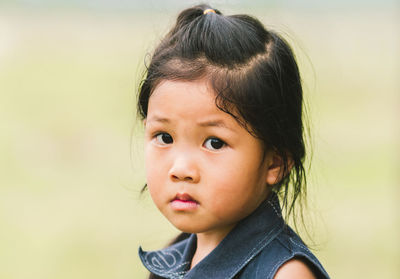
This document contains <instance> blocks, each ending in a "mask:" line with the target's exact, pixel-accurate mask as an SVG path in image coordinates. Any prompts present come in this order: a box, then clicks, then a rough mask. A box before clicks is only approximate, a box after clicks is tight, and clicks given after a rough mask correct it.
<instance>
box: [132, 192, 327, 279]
mask: <svg viewBox="0 0 400 279" xmlns="http://www.w3.org/2000/svg"><path fill="white" fill-rule="evenodd" d="M196 243H197V239H196V235H195V234H191V235H190V237H189V238H187V239H184V240H182V241H180V242H178V243H176V244H173V245H171V246H170V247H167V248H165V249H162V250H158V251H151V252H145V251H143V250H142V248H139V257H140V259H141V260H142V263H143V265H144V266H145V267H146V268H147V269H148V270H149V271H150V272H152V273H154V274H156V275H158V276H161V277H163V278H170V279H180V278H182V279H183V278H184V279H200V278H213V279H231V278H235V279H238V278H240V279H242V278H255V279H257V278H260V279H261V278H262V279H272V278H273V277H274V275H275V273H276V272H277V270H278V269H279V267H280V266H282V265H283V264H284V263H285V262H287V261H288V260H290V259H293V258H298V259H301V260H303V261H304V262H305V263H306V264H307V265H308V266H309V267H310V269H311V270H312V271H313V272H314V274H315V276H316V277H317V278H318V279H320V278H321V279H325V278H329V276H328V274H327V273H326V271H325V270H324V268H323V267H322V265H321V264H320V262H319V261H318V259H317V258H316V257H315V256H314V255H313V254H312V253H311V252H310V250H309V249H308V248H307V247H306V246H305V245H304V243H303V242H302V241H301V239H300V238H299V236H297V234H296V233H295V232H293V230H292V229H291V228H290V227H288V226H287V225H285V222H284V220H283V218H282V214H281V209H280V205H279V200H278V197H277V196H276V195H275V194H272V195H270V196H269V198H268V199H267V200H266V201H265V202H263V203H262V204H261V205H260V206H259V207H258V208H257V209H256V210H255V211H254V212H253V213H252V214H250V215H249V216H248V217H246V218H245V219H243V220H242V221H240V222H239V223H238V224H237V225H236V227H235V228H234V229H233V230H232V231H231V232H230V233H229V234H228V235H227V236H226V237H225V238H224V239H223V240H222V241H221V243H220V244H219V245H218V246H217V247H216V248H215V249H214V250H213V251H212V252H211V253H210V254H208V255H207V256H206V257H205V258H204V259H203V260H202V261H201V262H199V263H198V264H197V265H195V266H194V267H193V268H192V269H191V270H189V268H190V263H191V259H192V257H193V255H194V252H195V251H196Z"/></svg>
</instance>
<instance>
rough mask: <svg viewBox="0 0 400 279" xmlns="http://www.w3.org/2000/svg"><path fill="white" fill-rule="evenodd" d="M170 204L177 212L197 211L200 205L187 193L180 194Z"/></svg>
mask: <svg viewBox="0 0 400 279" xmlns="http://www.w3.org/2000/svg"><path fill="white" fill-rule="evenodd" d="M170 204H171V207H172V209H174V210H177V211H187V210H195V209H196V208H197V207H198V206H199V203H198V202H197V201H196V200H194V199H193V198H192V197H191V196H190V195H189V194H186V193H183V194H181V193H178V194H177V195H176V196H175V198H173V199H172V201H171V203H170Z"/></svg>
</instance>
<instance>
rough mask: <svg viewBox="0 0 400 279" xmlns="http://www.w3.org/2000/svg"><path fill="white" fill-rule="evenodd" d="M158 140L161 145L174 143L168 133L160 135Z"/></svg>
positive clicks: (157, 137)
mask: <svg viewBox="0 0 400 279" xmlns="http://www.w3.org/2000/svg"><path fill="white" fill-rule="evenodd" d="M156 140H157V142H158V143H160V144H171V143H173V142H174V140H173V139H172V137H171V135H170V134H167V133H159V134H158V135H157V136H156Z"/></svg>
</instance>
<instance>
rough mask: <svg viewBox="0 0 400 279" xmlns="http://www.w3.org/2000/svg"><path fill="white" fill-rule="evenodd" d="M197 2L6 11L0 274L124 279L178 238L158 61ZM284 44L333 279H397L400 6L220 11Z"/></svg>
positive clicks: (0, 25)
mask: <svg viewBox="0 0 400 279" xmlns="http://www.w3.org/2000/svg"><path fill="white" fill-rule="evenodd" d="M194 3H197V2H195V1H171V0H169V1H168V0H167V1H161V0H160V1H156V0H147V1H136V0H132V1H126V0H118V1H111V0H101V1H94V0H80V1H78V0H76V1H64V0H55V1H51V0H42V1H40V0H36V1H35V0H19V1H18V0H15V1H5V0H2V1H1V2H0V278H2V279H28V278H29V279H54V278H56V279H64V278H68V279H70V278H75V279H87V278H97V279H103V278H104V279H110V278H113V279H127V278H145V276H146V274H147V272H146V271H145V270H144V268H143V267H142V266H141V264H140V261H139V258H138V257H137V249H138V246H139V245H142V246H143V248H144V249H156V248H160V247H162V246H163V245H164V244H165V243H166V242H167V241H168V240H169V239H171V238H172V237H173V236H174V235H176V234H177V231H176V230H175V229H174V228H173V227H172V226H171V225H170V224H169V223H168V222H167V221H165V220H164V218H163V217H162V216H161V215H160V213H158V211H157V210H156V208H155V207H154V206H153V205H152V202H151V199H150V197H149V195H148V193H145V194H143V195H140V189H141V187H142V185H143V184H144V182H145V181H144V170H143V154H142V128H141V126H140V124H138V122H137V121H136V118H135V117H136V114H135V99H136V97H135V94H136V90H137V86H138V83H139V80H140V77H141V73H142V71H143V69H144V66H143V65H144V61H146V57H147V56H146V54H147V53H149V52H151V50H152V48H153V47H154V44H155V43H157V42H158V40H159V38H160V36H162V35H163V34H165V33H166V31H167V30H168V28H169V27H170V26H171V25H172V24H173V22H174V20H175V17H176V15H177V13H178V12H179V11H180V10H181V9H182V8H184V7H187V6H189V5H192V4H194ZM210 3H211V4H214V5H215V6H216V7H217V8H219V9H220V10H221V11H222V12H224V13H225V14H233V13H249V14H252V15H255V16H257V17H258V18H259V19H260V20H261V21H262V22H264V23H265V24H266V25H267V26H269V27H271V28H272V29H274V30H276V31H278V32H280V33H281V34H283V35H284V36H285V37H286V38H288V40H289V41H290V43H291V44H292V45H293V48H294V49H295V52H296V55H297V57H298V60H299V64H300V68H301V71H302V73H303V78H304V86H305V94H306V99H307V103H308V107H309V118H310V122H311V128H312V129H311V130H312V144H313V160H312V167H311V170H310V172H309V173H310V175H309V178H310V179H309V181H310V185H309V210H308V212H309V214H308V215H307V216H308V219H309V221H308V223H307V224H310V229H311V231H312V235H313V240H314V242H315V245H314V249H315V253H316V254H317V256H318V257H319V258H320V260H321V261H322V263H323V264H324V265H325V267H326V269H327V270H328V272H329V273H330V274H331V276H332V278H400V229H399V228H400V206H399V202H400V190H399V186H400V185H399V184H400V175H399V155H400V146H399V142H400V141H399V140H400V129H399V127H400V126H399V120H400V81H399V80H400V79H399V74H400V54H399V51H400V28H399V24H400V20H399V19H400V17H399V4H398V3H396V1H389V0H380V1H378V0H376V1H373V0H370V1H356V0H349V1H344V0H340V1H316V0H315V1H305V0H304V1H301V0H296V1H295V0H286V1H277V0H271V1H261V0H260V1H210Z"/></svg>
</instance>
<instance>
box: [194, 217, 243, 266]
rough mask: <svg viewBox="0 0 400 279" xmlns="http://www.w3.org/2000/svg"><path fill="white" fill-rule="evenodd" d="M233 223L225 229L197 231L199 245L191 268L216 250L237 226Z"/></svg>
mask: <svg viewBox="0 0 400 279" xmlns="http://www.w3.org/2000/svg"><path fill="white" fill-rule="evenodd" d="M235 225H236V224H233V225H231V226H229V227H226V228H224V229H223V230H215V231H210V232H203V233H197V234H196V236H197V247H196V252H195V253H194V255H193V258H192V263H191V265H190V269H192V268H193V267H194V266H195V265H196V264H198V263H199V262H200V261H201V260H202V259H204V258H205V257H206V256H207V255H208V254H210V253H211V251H212V250H214V249H215V248H216V247H217V246H218V244H219V243H220V242H221V241H222V239H224V237H225V236H226V235H227V234H228V233H229V232H230V231H231V230H232V229H233V228H234V227H235Z"/></svg>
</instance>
